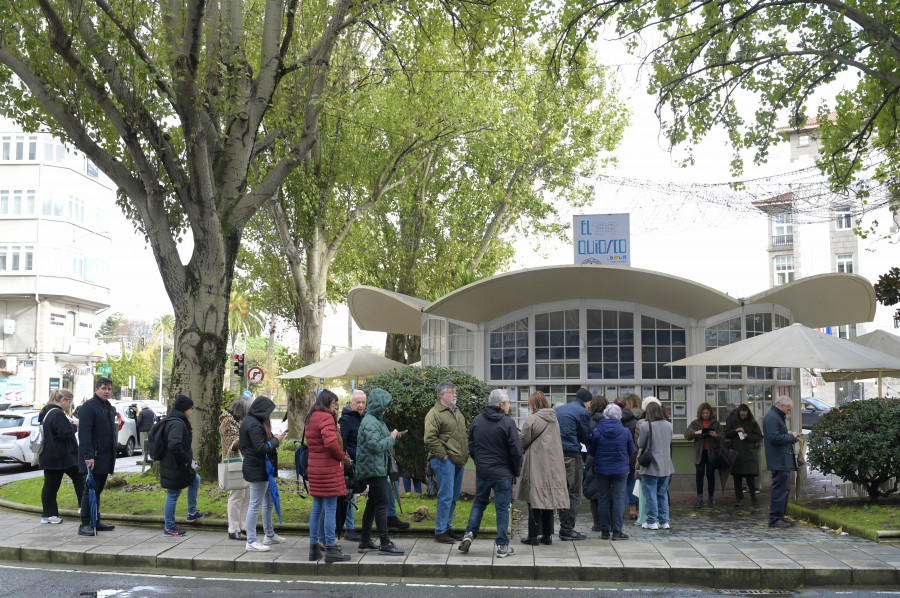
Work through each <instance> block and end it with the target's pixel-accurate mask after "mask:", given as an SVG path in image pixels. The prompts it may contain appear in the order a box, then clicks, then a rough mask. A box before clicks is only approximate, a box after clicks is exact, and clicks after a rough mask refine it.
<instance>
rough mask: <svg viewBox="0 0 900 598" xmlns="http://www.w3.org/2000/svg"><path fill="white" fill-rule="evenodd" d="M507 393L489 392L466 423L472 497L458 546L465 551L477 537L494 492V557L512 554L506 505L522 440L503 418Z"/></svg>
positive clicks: (519, 460)
mask: <svg viewBox="0 0 900 598" xmlns="http://www.w3.org/2000/svg"><path fill="white" fill-rule="evenodd" d="M508 413H509V395H508V394H507V392H506V391H505V390H503V389H500V388H495V389H494V390H492V391H491V394H490V396H489V397H488V404H487V407H486V408H485V409H484V411H482V412H481V413H480V414H478V415H477V416H476V417H475V419H474V420H472V425H471V426H469V454H470V455H472V459H473V460H474V461H475V498H474V499H473V500H472V511H471V513H470V514H469V523H468V524H467V525H466V532H465V534H464V535H463V539H462V542H460V544H459V549H460V550H461V551H462V552H469V546H471V544H472V541H473V540H475V538H476V536H478V528H480V527H481V518H482V516H483V515H484V509H485V508H486V507H487V505H488V503H489V502H490V499H491V490H493V491H494V510H495V511H496V514H497V539H496V541H495V544H496V547H497V548H496V551H497V552H496V554H497V558H504V557H507V556H512V555H513V554H515V550H513V548H512V547H511V546H510V545H509V537H508V536H507V532H508V531H509V505H510V503H511V502H512V487H513V480H514V479H515V478H517V477H519V473H520V472H521V470H522V442H521V441H520V440H519V432H518V430H516V425H515V424H514V423H513V421H512V420H511V419H510V418H509V417H507V414H508Z"/></svg>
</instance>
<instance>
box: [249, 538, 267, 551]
mask: <svg viewBox="0 0 900 598" xmlns="http://www.w3.org/2000/svg"><path fill="white" fill-rule="evenodd" d="M245 550H250V551H257V552H266V551H267V550H272V549H271V548H269V547H268V546H266V545H265V544H261V543H260V542H259V540H256V541H255V542H247V546H246V547H245Z"/></svg>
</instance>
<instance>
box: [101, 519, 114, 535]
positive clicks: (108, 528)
mask: <svg viewBox="0 0 900 598" xmlns="http://www.w3.org/2000/svg"><path fill="white" fill-rule="evenodd" d="M114 529H116V526H115V525H113V524H111V523H103V522H102V521H98V522H97V531H98V532H111V531H113V530H114Z"/></svg>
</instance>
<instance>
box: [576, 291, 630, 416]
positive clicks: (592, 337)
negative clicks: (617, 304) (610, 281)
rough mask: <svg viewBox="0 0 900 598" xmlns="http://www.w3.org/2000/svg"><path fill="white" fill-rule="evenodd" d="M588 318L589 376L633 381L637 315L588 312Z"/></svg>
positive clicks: (619, 312) (590, 310)
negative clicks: (635, 321)
mask: <svg viewBox="0 0 900 598" xmlns="http://www.w3.org/2000/svg"><path fill="white" fill-rule="evenodd" d="M585 317H586V318H587V330H586V334H587V343H586V346H587V377H588V378H589V379H604V378H605V379H608V380H615V379H618V378H634V314H633V313H631V312H627V311H613V310H608V309H602V310H601V309H588V310H587V311H586V314H585ZM607 398H609V397H607Z"/></svg>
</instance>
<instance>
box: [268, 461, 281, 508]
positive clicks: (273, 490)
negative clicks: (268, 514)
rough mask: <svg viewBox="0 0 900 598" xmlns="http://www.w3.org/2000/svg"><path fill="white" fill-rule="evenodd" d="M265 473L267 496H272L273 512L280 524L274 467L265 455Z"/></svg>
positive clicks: (279, 504) (279, 501)
mask: <svg viewBox="0 0 900 598" xmlns="http://www.w3.org/2000/svg"><path fill="white" fill-rule="evenodd" d="M266 473H267V474H268V476H269V494H271V495H272V502H273V503H274V504H275V512H276V513H277V514H278V523H281V497H280V496H279V495H278V483H277V482H275V473H276V472H275V465H274V464H273V463H272V461H271V460H269V456H268V455H266Z"/></svg>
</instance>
